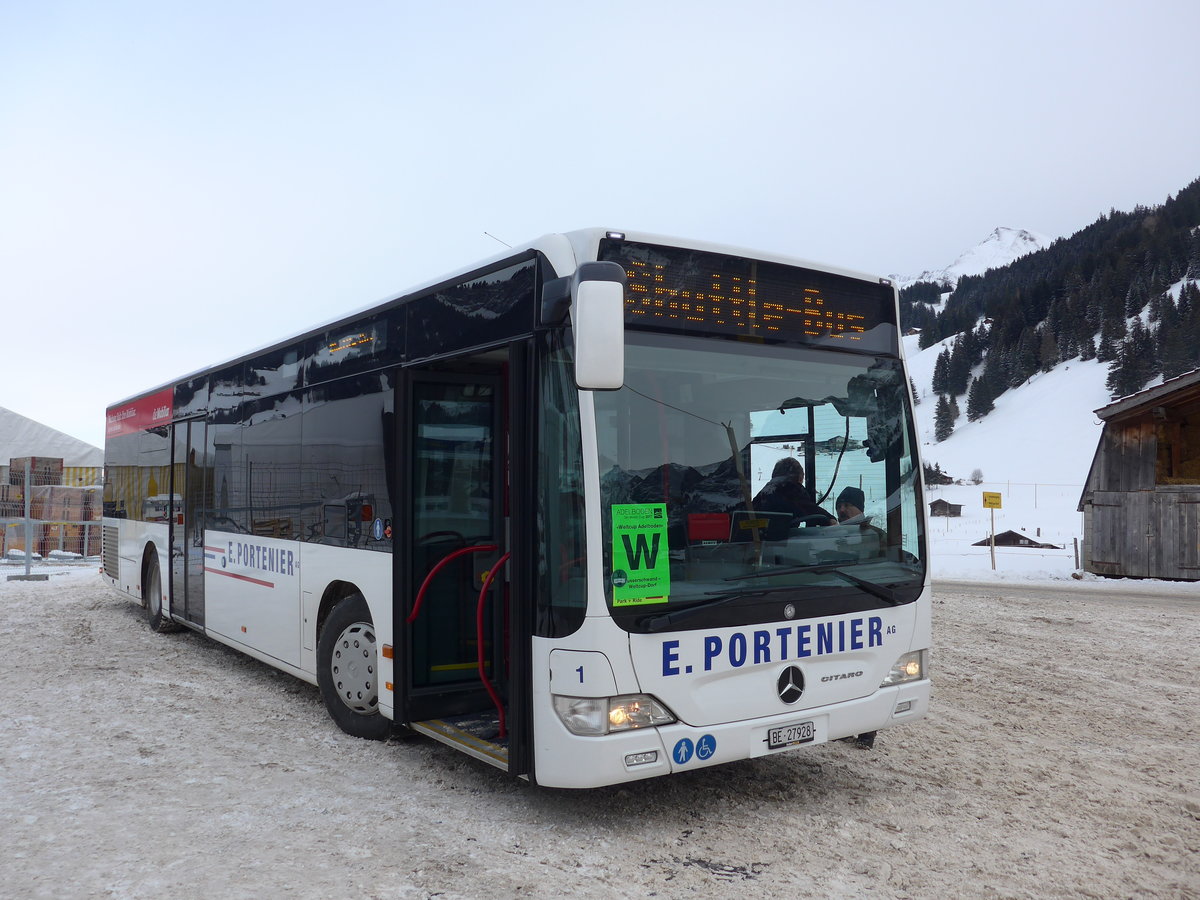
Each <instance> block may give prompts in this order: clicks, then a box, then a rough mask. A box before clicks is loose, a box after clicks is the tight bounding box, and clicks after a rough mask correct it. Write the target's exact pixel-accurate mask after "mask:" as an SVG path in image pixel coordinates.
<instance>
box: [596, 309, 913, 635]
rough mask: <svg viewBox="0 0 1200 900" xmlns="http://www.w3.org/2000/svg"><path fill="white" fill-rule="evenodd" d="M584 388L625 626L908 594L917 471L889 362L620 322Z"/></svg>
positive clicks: (608, 573)
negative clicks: (603, 367) (614, 344)
mask: <svg viewBox="0 0 1200 900" xmlns="http://www.w3.org/2000/svg"><path fill="white" fill-rule="evenodd" d="M626 338H627V348H626V374H625V385H624V387H623V388H621V389H620V390H618V391H609V392H599V391H598V392H596V393H595V395H594V396H595V410H596V424H597V435H598V443H599V461H600V496H601V516H602V520H603V525H604V550H605V572H604V577H605V589H606V592H607V597H608V603H609V609H610V612H611V613H612V615H613V618H614V619H615V620H616V621H617V622H618V623H619V624H620V625H621V626H622V627H623V628H625V629H627V630H629V631H635V632H653V631H664V630H679V629H693V628H704V627H714V626H721V625H736V624H749V623H755V622H767V621H779V620H782V619H784V618H796V617H799V618H810V617H817V616H828V615H836V614H840V613H845V612H853V611H858V610H864V609H876V608H880V607H883V606H889V605H897V604H901V603H908V602H911V601H912V600H914V599H916V597H917V596H918V595H919V593H920V590H921V586H922V584H923V581H924V575H925V569H924V565H925V563H924V560H925V541H924V535H923V534H922V532H921V524H920V523H921V522H922V517H921V516H920V514H919V512H920V510H919V507H918V504H919V503H920V502H921V497H920V496H919V493H920V480H919V477H918V474H917V472H916V467H915V454H914V452H913V451H914V448H913V441H914V437H913V435H914V432H913V428H912V419H911V409H910V400H909V392H908V389H907V384H906V381H905V377H904V374H903V368H902V366H901V363H900V361H899V360H898V359H895V358H893V357H889V356H872V355H866V354H854V353H839V352H831V351H825V350H814V349H806V348H798V347H780V346H769V345H759V346H755V347H754V348H753V352H752V353H747V345H746V344H745V343H742V342H736V341H727V340H713V339H703V338H691V337H680V336H672V335H662V334H659V335H652V334H639V333H634V332H627V334H626Z"/></svg>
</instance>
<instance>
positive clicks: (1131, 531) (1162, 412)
mask: <svg viewBox="0 0 1200 900" xmlns="http://www.w3.org/2000/svg"><path fill="white" fill-rule="evenodd" d="M1096 415H1097V416H1099V417H1100V419H1101V420H1102V421H1103V422H1104V431H1103V433H1102V434H1101V435H1100V444H1099V446H1098V447H1097V448H1096V456H1095V458H1094V459H1093V460H1092V468H1091V470H1090V471H1089V472H1088V478H1087V484H1086V485H1084V489H1083V496H1082V497H1081V498H1080V500H1079V509H1080V511H1081V512H1082V513H1083V569H1084V571H1087V572H1094V573H1095V574H1097V575H1114V576H1122V577H1130V578H1167V579H1186V580H1200V369H1196V370H1195V371H1192V372H1188V373H1187V374H1185V375H1180V376H1178V377H1177V378H1172V379H1171V380H1170V381H1166V382H1164V383H1163V384H1161V385H1159V386H1158V387H1153V388H1149V389H1147V390H1144V391H1141V392H1139V393H1137V394H1131V395H1130V396H1128V397H1123V398H1121V399H1120V400H1117V401H1115V402H1113V403H1110V404H1109V405H1108V406H1105V407H1103V408H1101V409H1098V410H1096Z"/></svg>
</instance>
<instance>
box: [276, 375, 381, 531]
mask: <svg viewBox="0 0 1200 900" xmlns="http://www.w3.org/2000/svg"><path fill="white" fill-rule="evenodd" d="M394 386H395V378H394V376H393V375H392V374H391V373H390V372H375V373H372V374H368V375H355V376H353V377H350V378H342V379H339V380H337V381H331V382H329V383H327V384H322V385H318V386H316V387H312V388H309V389H308V390H306V391H305V392H304V412H303V425H302V434H303V445H302V449H301V455H302V459H301V472H302V475H301V484H300V493H301V496H302V498H303V499H302V502H301V504H300V511H299V529H298V534H297V537H299V539H300V540H305V541H315V542H317V543H322V544H331V545H334V546H338V547H359V548H363V549H367V550H381V551H384V552H388V553H390V552H391V550H392V539H391V525H392V516H393V510H392V498H393V497H394V496H395V491H394V483H393V482H394V477H395V472H396V459H395V428H396V417H395V391H394Z"/></svg>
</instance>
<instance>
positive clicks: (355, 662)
mask: <svg viewBox="0 0 1200 900" xmlns="http://www.w3.org/2000/svg"><path fill="white" fill-rule="evenodd" d="M317 684H318V685H319V686H320V688H321V699H322V700H324V701H325V708H326V709H327V710H329V715H330V716H331V717H332V718H333V721H334V722H336V723H337V726H338V728H340V729H342V731H344V732H346V734H350V735H353V736H354V737H359V738H365V739H367V740H371V741H382V740H384V739H386V738H387V737H388V735H389V733H390V732H391V726H392V723H391V721H390V720H389V719H387V718H386V717H385V716H384V715H383V714H382V713H380V711H379V657H378V652H377V648H376V642H375V626H374V625H373V624H372V623H371V611H370V610H369V609H368V608H367V601H366V600H364V599H363V596H362V594H352V595H350V596H349V597H346V598H345V599H343V600H342V601H341V602H339V603H338V605H337V606H335V607H334V608H333V612H331V613H330V614H329V618H328V619H327V620H326V621H325V627H324V629H322V631H321V638H320V640H319V641H317Z"/></svg>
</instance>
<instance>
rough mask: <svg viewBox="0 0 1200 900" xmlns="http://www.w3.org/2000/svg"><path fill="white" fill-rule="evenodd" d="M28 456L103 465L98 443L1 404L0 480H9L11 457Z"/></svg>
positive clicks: (67, 465)
mask: <svg viewBox="0 0 1200 900" xmlns="http://www.w3.org/2000/svg"><path fill="white" fill-rule="evenodd" d="M25 456H48V457H51V458H61V459H62V461H63V467H64V468H95V469H99V468H100V467H101V466H103V465H104V451H103V450H101V449H100V448H99V447H93V446H92V445H91V444H89V443H87V442H85V441H81V440H79V439H78V438H73V437H71V436H70V435H69V434H63V433H62V432H61V431H55V430H54V429H53V428H51V427H50V426H48V425H43V424H42V423H41V422H35V421H34V420H33V419H29V418H26V417H25V416H22V415H21V414H19V413H15V412H13V411H12V410H10V409H5V408H4V407H2V406H0V483H7V482H8V461H9V460H10V459H17V458H20V457H25Z"/></svg>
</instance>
